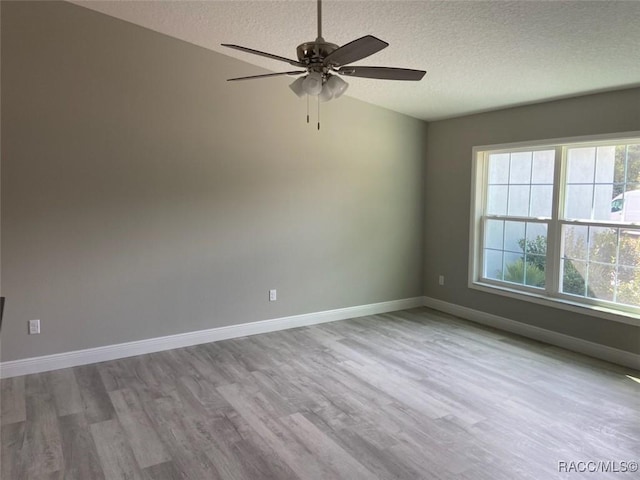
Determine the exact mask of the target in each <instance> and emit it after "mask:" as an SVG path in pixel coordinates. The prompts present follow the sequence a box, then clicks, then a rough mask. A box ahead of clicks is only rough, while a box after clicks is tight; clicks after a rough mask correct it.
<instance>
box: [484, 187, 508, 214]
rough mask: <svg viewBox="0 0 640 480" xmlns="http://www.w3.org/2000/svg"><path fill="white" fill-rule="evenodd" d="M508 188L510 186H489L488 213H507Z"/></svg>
mask: <svg viewBox="0 0 640 480" xmlns="http://www.w3.org/2000/svg"><path fill="white" fill-rule="evenodd" d="M508 190H509V187H504V186H497V185H490V186H489V191H488V193H487V213H488V214H489V215H506V213H507V193H508Z"/></svg>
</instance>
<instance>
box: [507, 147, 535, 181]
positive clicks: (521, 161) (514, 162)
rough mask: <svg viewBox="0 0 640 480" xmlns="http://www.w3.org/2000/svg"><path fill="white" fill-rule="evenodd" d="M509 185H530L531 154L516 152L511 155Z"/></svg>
mask: <svg viewBox="0 0 640 480" xmlns="http://www.w3.org/2000/svg"><path fill="white" fill-rule="evenodd" d="M509 183H510V184H517V183H520V184H522V183H531V152H517V153H512V154H511V170H510V172H509Z"/></svg>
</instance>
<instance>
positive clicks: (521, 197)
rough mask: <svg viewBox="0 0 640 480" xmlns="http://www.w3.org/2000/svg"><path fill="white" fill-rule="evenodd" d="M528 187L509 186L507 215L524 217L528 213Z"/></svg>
mask: <svg viewBox="0 0 640 480" xmlns="http://www.w3.org/2000/svg"><path fill="white" fill-rule="evenodd" d="M530 188H531V187H529V186H528V185H511V186H510V187H509V208H508V211H507V214H508V215H513V216H516V217H526V216H528V215H529V189H530Z"/></svg>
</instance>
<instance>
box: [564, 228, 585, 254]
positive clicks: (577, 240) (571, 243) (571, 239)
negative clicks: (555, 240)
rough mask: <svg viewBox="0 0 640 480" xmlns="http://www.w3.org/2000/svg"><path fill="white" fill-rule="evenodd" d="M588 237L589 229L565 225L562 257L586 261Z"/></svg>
mask: <svg viewBox="0 0 640 480" xmlns="http://www.w3.org/2000/svg"><path fill="white" fill-rule="evenodd" d="M588 236H589V228H588V227H582V226H573V225H565V226H564V227H563V238H562V241H563V242H562V243H563V252H562V256H563V257H566V258H571V259H576V260H586V259H587V241H588Z"/></svg>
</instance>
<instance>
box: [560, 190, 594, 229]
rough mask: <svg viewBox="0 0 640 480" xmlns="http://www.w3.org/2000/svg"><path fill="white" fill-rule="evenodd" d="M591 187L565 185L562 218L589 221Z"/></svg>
mask: <svg viewBox="0 0 640 480" xmlns="http://www.w3.org/2000/svg"><path fill="white" fill-rule="evenodd" d="M592 197H593V185H567V191H566V199H565V202H564V218H567V219H578V220H590V219H591V202H592V200H593V198H592Z"/></svg>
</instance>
